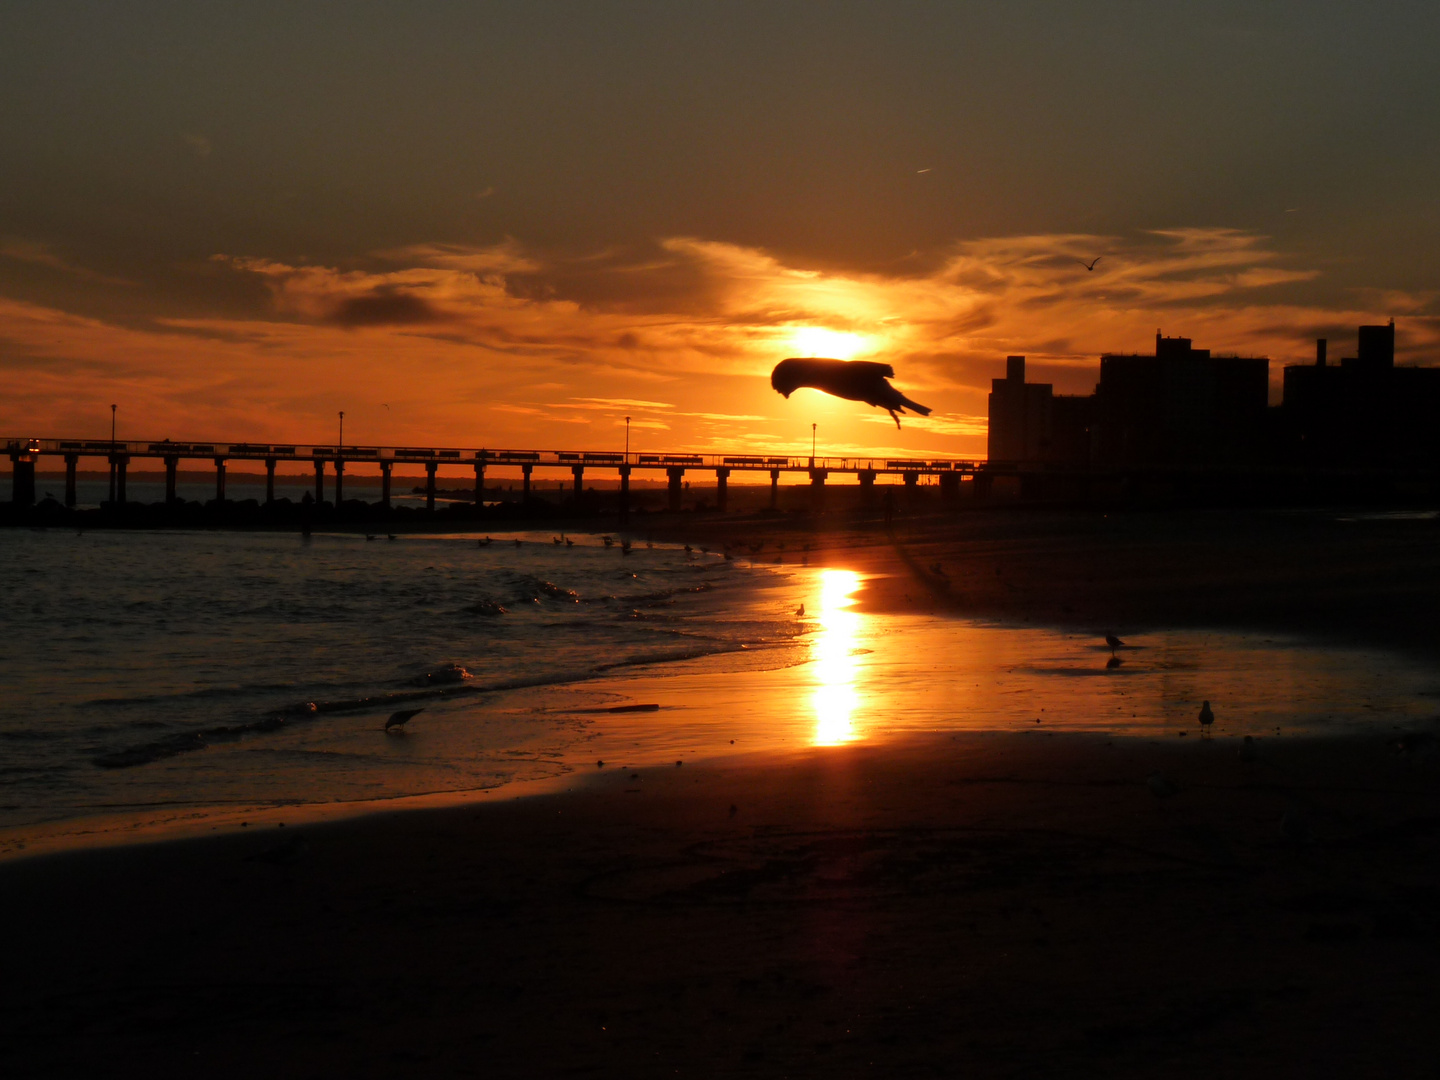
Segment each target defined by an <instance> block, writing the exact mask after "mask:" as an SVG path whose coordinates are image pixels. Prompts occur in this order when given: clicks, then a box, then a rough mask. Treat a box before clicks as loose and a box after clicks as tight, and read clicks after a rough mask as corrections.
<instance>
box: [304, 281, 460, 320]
mask: <svg viewBox="0 0 1440 1080" xmlns="http://www.w3.org/2000/svg"><path fill="white" fill-rule="evenodd" d="M445 317H446V316H445V313H444V312H442V311H441V310H440V309H439V308H437V307H435V306H434V305H433V304H431V303H430V302H429V301H428V300H423V299H421V298H420V297H418V296H416V295H415V294H414V293H408V292H402V291H400V290H398V289H377V290H375V291H374V292H372V293H368V294H367V295H365V296H351V297H347V298H346V299H344V300H342V301H340V303H339V305H337V306H336V308H335V310H334V311H332V312H331V313H330V315H329V317H328V318H327V319H326V320H325V321H326V322H331V323H334V324H336V325H337V326H414V325H419V324H424V323H435V322H443V321H444V320H445Z"/></svg>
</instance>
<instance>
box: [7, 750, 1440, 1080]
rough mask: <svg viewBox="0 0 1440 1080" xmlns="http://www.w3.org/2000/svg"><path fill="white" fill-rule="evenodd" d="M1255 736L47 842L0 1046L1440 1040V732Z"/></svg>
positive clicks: (148, 1057)
mask: <svg viewBox="0 0 1440 1080" xmlns="http://www.w3.org/2000/svg"><path fill="white" fill-rule="evenodd" d="M1237 751H1238V746H1237V743H1236V741H1235V740H1219V739H1216V740H1206V741H1203V742H1202V741H1201V740H1199V739H1191V740H1185V741H1183V742H1182V741H1181V740H1174V741H1173V742H1169V743H1161V742H1153V741H1143V740H1105V739H1103V738H1099V737H1093V736H1088V737H1087V736H1067V735H1055V736H1046V735H1044V734H1040V733H1035V734H1029V735H1015V734H1005V735H972V736H965V737H948V736H947V737H944V738H938V739H936V738H932V739H912V740H906V741H904V742H902V743H898V744H892V745H890V746H887V747H883V748H880V747H864V746H860V747H848V748H840V749H828V750H812V751H806V752H802V753H797V754H792V755H785V756H771V757H768V758H764V759H759V760H754V759H750V760H747V759H735V760H732V761H730V762H726V763H720V764H716V765H711V766H699V767H694V766H685V767H683V768H678V769H677V768H674V767H673V766H672V767H670V768H665V769H649V770H644V771H643V772H641V773H639V774H638V776H634V777H632V774H630V773H618V774H617V773H615V772H608V773H605V774H601V775H598V776H596V777H594V778H590V779H589V780H588V781H587V782H585V783H582V784H577V785H576V786H575V788H574V789H572V790H571V791H569V792H567V793H564V794H559V795H552V796H547V797H541V798H534V799H518V800H510V801H508V802H506V803H505V804H503V805H497V806H490V807H484V808H478V809H477V808H463V809H461V808H457V809H452V810H437V811H424V812H415V813H409V814H396V815H385V816H377V817H372V818H367V819H360V820H355V821H348V822H341V823H337V824H330V825H312V826H309V827H305V828H298V829H297V828H295V827H293V826H292V827H289V828H284V829H282V828H280V827H278V826H277V825H275V824H273V823H272V824H268V825H266V826H265V827H263V829H262V828H261V827H259V826H258V825H257V826H256V828H254V829H252V830H235V831H234V832H232V833H231V834H229V835H227V836H224V837H221V838H218V839H213V840H208V841H180V842H174V843H169V844H157V845H150V846H146V847H139V848H129V849H110V850H105V851H99V852H92V853H88V854H84V855H80V856H54V857H50V858H44V859H34V860H29V861H21V862H16V863H12V864H10V865H7V866H5V867H4V868H3V871H4V879H3V880H4V888H3V891H0V911H3V916H4V920H5V925H6V926H8V927H10V928H11V930H10V934H9V938H10V940H9V943H8V945H7V950H6V951H7V964H6V967H7V970H8V971H9V972H10V977H9V978H7V979H6V980H5V981H4V984H3V989H0V994H3V1003H0V1004H3V1007H0V1017H3V1020H0V1026H3V1028H4V1036H5V1037H4V1039H3V1043H0V1045H3V1050H0V1055H3V1058H0V1060H3V1062H4V1066H5V1069H6V1073H7V1075H13V1076H19V1075H49V1076H54V1075H81V1074H87V1075H95V1074H104V1073H106V1072H108V1071H110V1070H111V1069H112V1068H113V1067H114V1065H115V1063H117V1062H122V1061H123V1062H126V1063H127V1064H128V1065H129V1067H132V1068H136V1069H137V1070H138V1069H139V1068H143V1070H144V1071H145V1072H146V1073H147V1074H149V1075H182V1074H183V1075H210V1076H244V1075H253V1074H255V1073H257V1072H259V1073H261V1074H269V1075H279V1076H307V1075H351V1076H386V1075H394V1074H395V1073H396V1072H399V1071H402V1070H403V1071H410V1072H414V1073H417V1074H421V1075H481V1076H535V1075H569V1074H582V1075H602V1076H608V1075H626V1076H634V1075H641V1076H661V1075H666V1076H669V1075H675V1074H676V1072H677V1071H678V1073H679V1074H680V1075H701V1076H706V1075H776V1076H780V1075H815V1074H818V1073H821V1072H825V1073H829V1074H838V1075H845V1076H849V1075H857V1074H862V1073H865V1074H881V1075H889V1076H929V1075H958V1074H961V1073H969V1074H971V1075H997V1076H1010V1075H1077V1074H1078V1075H1112V1076H1113V1075H1131V1076H1155V1075H1179V1076H1202V1075H1231V1076H1235V1075H1246V1076H1250V1075H1265V1076H1285V1075H1362V1074H1366V1075H1391V1076H1400V1075H1405V1076H1411V1075H1415V1076H1418V1075H1433V1070H1434V1065H1435V1062H1436V1048H1435V1043H1434V1034H1433V1014H1434V1009H1435V1005H1436V1001H1435V995H1436V989H1437V987H1436V976H1435V972H1436V970H1437V968H1436V964H1437V961H1440V955H1437V954H1440V858H1437V857H1440V800H1437V797H1436V786H1435V783H1434V781H1435V777H1436V770H1437V767H1440V756H1437V755H1436V753H1435V752H1434V751H1433V749H1432V748H1431V746H1430V745H1429V744H1428V743H1427V744H1424V745H1418V744H1412V745H1411V746H1410V747H1408V748H1406V747H1399V746H1395V745H1390V744H1387V743H1386V742H1384V741H1381V740H1361V741H1351V742H1344V743H1342V742H1336V741H1332V742H1312V741H1304V740H1283V741H1277V742H1275V743H1273V744H1272V743H1271V742H1270V741H1262V742H1261V744H1260V747H1259V750H1258V753H1257V754H1256V755H1254V757H1253V759H1252V760H1245V759H1243V758H1242V757H1241V756H1240V755H1239V754H1238V752H1237ZM1156 776H1158V777H1163V780H1164V784H1163V785H1162V784H1160V782H1159V781H1156V783H1155V784H1154V785H1151V784H1149V783H1147V781H1148V780H1149V778H1151V777H1156ZM1152 788H1158V789H1159V790H1160V791H1161V792H1165V791H1169V790H1170V789H1171V788H1173V789H1174V791H1173V793H1171V794H1168V795H1162V794H1157V793H1156V791H1155V790H1152Z"/></svg>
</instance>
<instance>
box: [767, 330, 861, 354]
mask: <svg viewBox="0 0 1440 1080" xmlns="http://www.w3.org/2000/svg"><path fill="white" fill-rule="evenodd" d="M868 344H869V341H868V339H867V338H865V337H864V336H863V335H861V334H847V333H845V332H843V331H840V330H829V329H827V328H825V327H823V326H798V327H795V328H794V330H792V331H791V333H790V336H789V338H788V339H787V347H788V348H790V349H792V350H794V353H795V355H796V356H824V357H828V358H829V359H832V360H849V359H850V358H851V357H852V356H854V355H855V354H856V353H859V352H863V351H864V350H865V348H866V346H867V345H868Z"/></svg>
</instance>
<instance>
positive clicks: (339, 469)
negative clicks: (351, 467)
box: [335, 457, 345, 510]
mask: <svg viewBox="0 0 1440 1080" xmlns="http://www.w3.org/2000/svg"><path fill="white" fill-rule="evenodd" d="M344 501H345V460H344V459H343V458H338V457H337V458H336V459H335V509H337V510H338V509H340V504H341V503H342V502H344Z"/></svg>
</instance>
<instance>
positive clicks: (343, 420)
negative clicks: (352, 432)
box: [335, 409, 345, 450]
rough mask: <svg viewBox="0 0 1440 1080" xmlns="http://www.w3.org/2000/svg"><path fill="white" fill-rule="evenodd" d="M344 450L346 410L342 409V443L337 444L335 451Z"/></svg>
mask: <svg viewBox="0 0 1440 1080" xmlns="http://www.w3.org/2000/svg"><path fill="white" fill-rule="evenodd" d="M344 448H345V410H344V409H341V410H340V441H339V443H337V444H336V446H335V449H337V450H343V449H344Z"/></svg>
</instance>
